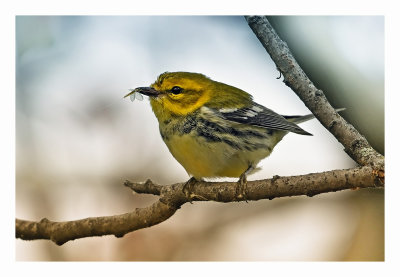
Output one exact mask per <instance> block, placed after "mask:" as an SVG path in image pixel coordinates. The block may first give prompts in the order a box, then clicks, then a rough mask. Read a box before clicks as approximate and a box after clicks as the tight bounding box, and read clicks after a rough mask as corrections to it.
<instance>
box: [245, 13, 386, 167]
mask: <svg viewBox="0 0 400 277" xmlns="http://www.w3.org/2000/svg"><path fill="white" fill-rule="evenodd" d="M245 18H246V20H247V22H248V24H249V26H250V28H251V29H252V30H253V32H254V33H255V35H256V36H257V38H258V39H259V40H260V42H261V43H262V45H263V46H264V48H265V49H266V50H267V52H268V54H269V55H270V56H271V58H272V60H273V61H274V62H275V64H276V66H277V68H278V70H279V71H280V72H281V73H282V74H283V76H284V77H285V79H284V82H285V84H286V85H287V86H289V87H290V88H291V89H292V90H293V91H294V92H295V93H296V94H297V95H298V96H299V97H300V99H301V100H302V101H303V102H304V103H305V105H306V106H307V107H308V108H309V109H310V110H311V112H312V113H313V114H314V115H315V117H316V118H317V119H318V120H319V121H320V122H321V123H322V125H323V126H325V128H326V129H328V130H329V131H330V132H331V133H332V134H333V135H334V136H335V137H336V138H337V140H338V141H339V142H340V143H341V144H342V145H343V146H344V147H345V151H346V153H347V154H349V155H350V156H351V157H352V159H353V160H354V161H356V162H357V163H358V164H359V165H371V166H373V167H375V168H377V169H380V170H384V163H385V161H384V157H383V156H382V155H381V154H379V153H378V152H377V151H376V150H375V149H373V148H372V147H371V146H370V145H369V143H368V141H367V140H366V139H365V137H364V136H362V135H361V134H360V133H359V132H358V131H357V130H356V129H355V128H354V127H353V125H351V124H349V123H348V122H346V120H344V119H343V118H342V117H341V116H340V115H339V114H338V113H337V112H336V111H335V109H334V108H333V107H332V106H331V105H330V104H329V102H328V99H327V98H326V97H325V95H324V93H323V91H321V90H319V89H317V88H316V87H315V86H314V84H313V83H312V82H311V80H310V79H309V78H308V77H307V75H306V74H305V73H304V71H303V70H302V69H301V67H300V65H299V64H298V63H297V61H296V60H295V58H294V57H293V55H292V53H291V52H290V50H289V47H288V46H287V44H286V43H285V42H284V41H282V40H281V39H280V37H279V36H278V34H277V33H276V32H275V30H274V28H273V27H272V26H271V24H270V23H269V21H268V19H267V17H265V16H246V17H245Z"/></svg>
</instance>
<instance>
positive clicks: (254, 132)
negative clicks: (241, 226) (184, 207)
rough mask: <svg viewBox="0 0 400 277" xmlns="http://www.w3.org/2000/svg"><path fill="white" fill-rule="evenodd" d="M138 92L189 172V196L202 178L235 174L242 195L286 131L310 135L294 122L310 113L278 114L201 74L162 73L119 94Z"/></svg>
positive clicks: (242, 196) (238, 197) (235, 89)
mask: <svg viewBox="0 0 400 277" xmlns="http://www.w3.org/2000/svg"><path fill="white" fill-rule="evenodd" d="M139 94H141V95H146V96H149V98H150V105H151V108H152V110H153V112H154V114H155V116H156V118H157V120H158V123H159V131H160V134H161V137H162V140H163V141H164V143H165V144H166V145H167V147H168V149H169V151H170V152H171V154H172V156H173V157H174V158H175V159H176V160H177V161H178V162H179V163H180V164H181V165H182V166H183V167H184V169H185V170H186V171H187V173H188V174H189V176H191V178H190V179H189V180H188V181H187V182H186V183H185V185H184V192H185V194H186V195H187V196H188V197H191V198H193V197H194V196H195V195H194V194H193V193H192V189H193V186H194V185H195V183H196V182H198V181H201V180H203V179H204V178H215V177H236V178H239V180H238V182H237V188H236V198H237V199H238V200H240V199H246V190H247V176H248V175H249V174H251V173H254V172H255V171H257V170H258V168H257V164H258V163H259V162H260V161H261V160H263V159H264V158H266V157H268V156H269V155H270V154H271V152H272V151H273V149H274V147H275V146H276V145H277V144H278V143H279V142H280V141H281V140H282V138H283V137H284V136H285V135H286V134H288V133H290V132H291V133H296V134H299V135H306V136H312V134H310V133H309V132H307V131H305V130H303V129H302V128H301V127H299V126H298V125H297V124H299V123H302V122H304V121H307V120H310V119H312V118H314V115H312V114H309V115H304V116H285V115H280V114H278V113H276V112H274V111H273V110H271V109H268V108H266V107H264V106H263V105H261V104H258V103H256V102H254V101H253V97H252V96H251V94H249V93H247V92H245V91H244V90H241V89H239V88H236V87H234V86H231V85H228V84H225V83H222V82H217V81H214V80H212V79H211V78H209V77H207V76H205V75H204V74H201V73H194V72H184V71H178V72H164V73H162V74H160V75H159V76H158V78H157V79H156V81H155V82H154V83H153V84H151V85H150V86H148V87H137V88H135V89H132V90H131V91H130V92H129V93H128V94H127V95H125V96H124V97H128V96H130V97H131V99H135V95H137V97H136V98H138V96H139ZM141 95H140V96H141ZM132 101H133V100H132Z"/></svg>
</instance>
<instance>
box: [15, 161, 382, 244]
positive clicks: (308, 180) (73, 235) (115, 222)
mask: <svg viewBox="0 0 400 277" xmlns="http://www.w3.org/2000/svg"><path fill="white" fill-rule="evenodd" d="M383 185H384V176H382V175H380V174H379V171H376V170H374V169H372V168H371V167H367V166H366V167H361V168H354V169H344V170H333V171H327V172H322V173H312V174H307V175H299V176H291V177H280V176H274V177H273V178H272V179H266V180H257V181H249V182H248V190H247V194H246V196H247V200H260V199H273V198H277V197H286V196H298V195H307V196H310V197H311V196H314V195H316V194H320V193H325V192H332V191H339V190H345V189H357V188H370V187H372V188H375V187H383ZM125 186H127V187H129V188H131V189H132V190H133V191H135V192H137V193H147V194H155V195H160V199H159V200H158V201H156V202H155V203H154V204H153V205H151V206H149V207H146V208H141V209H136V210H135V211H133V212H131V213H126V214H122V215H115V216H105V217H90V218H85V219H81V220H76V221H65V222H54V221H50V220H48V219H46V218H44V219H42V220H41V221H38V222H34V221H26V220H21V219H16V222H15V223H16V237H17V238H21V239H23V240H36V239H48V240H52V241H53V242H55V243H56V244H58V245H62V244H64V243H65V242H67V241H70V240H74V239H78V238H84V237H93V236H104V235H114V236H116V237H122V236H124V235H125V234H127V233H129V232H132V231H135V230H138V229H143V228H146V227H150V226H153V225H156V224H159V223H161V222H163V221H165V220H167V219H168V218H169V217H171V216H172V215H173V214H174V213H175V212H176V211H177V210H178V209H179V208H180V207H181V206H182V205H183V204H184V203H186V202H192V201H204V199H207V200H209V201H217V202H233V201H236V199H235V195H236V186H237V183H236V182H199V183H197V184H196V186H194V188H193V193H194V195H195V197H194V199H193V198H188V197H186V196H185V194H184V193H183V186H184V183H179V184H173V185H168V186H160V185H156V184H154V183H152V182H151V181H150V180H147V181H146V183H144V184H143V183H132V182H129V181H126V182H125ZM154 188H157V189H154ZM196 199H199V200H196Z"/></svg>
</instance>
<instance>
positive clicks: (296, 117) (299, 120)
mask: <svg viewBox="0 0 400 277" xmlns="http://www.w3.org/2000/svg"><path fill="white" fill-rule="evenodd" d="M345 109H346V108H340V109H335V111H336V112H341V111H344V110H345ZM283 117H284V118H285V119H286V120H288V121H290V122H293V123H295V124H299V123H303V122H305V121H308V120H310V119H313V118H314V117H315V116H314V115H313V114H307V115H284V116H283Z"/></svg>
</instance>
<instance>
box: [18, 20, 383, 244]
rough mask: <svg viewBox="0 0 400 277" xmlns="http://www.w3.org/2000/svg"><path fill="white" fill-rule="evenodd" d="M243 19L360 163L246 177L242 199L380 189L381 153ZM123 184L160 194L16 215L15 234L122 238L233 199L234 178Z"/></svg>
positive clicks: (277, 44) (284, 52) (275, 40)
mask: <svg viewBox="0 0 400 277" xmlns="http://www.w3.org/2000/svg"><path fill="white" fill-rule="evenodd" d="M246 20H247V22H248V23H249V26H250V27H251V28H252V30H253V31H254V33H255V34H256V35H257V37H258V38H259V40H260V41H261V43H262V44H263V45H264V47H265V48H266V50H267V51H268V53H269V54H270V56H271V58H272V59H273V60H274V62H275V64H276V66H277V68H278V69H279V71H280V72H281V73H282V74H283V76H284V77H285V79H284V82H285V84H286V85H288V86H289V87H291V88H292V89H293V91H294V92H295V93H296V94H297V95H298V96H299V97H300V98H301V99H302V100H303V101H304V103H305V104H306V105H307V107H308V108H309V109H310V110H311V111H312V112H313V113H314V115H315V116H316V117H317V119H318V120H319V121H320V122H321V123H322V124H323V125H324V126H325V127H326V128H327V129H328V130H329V131H330V132H331V133H332V134H333V135H334V136H335V137H336V138H337V139H338V140H339V142H340V143H342V145H343V146H344V147H345V151H346V152H347V153H348V154H349V155H350V156H351V157H352V158H353V159H354V160H355V161H356V162H357V163H358V164H359V165H361V166H362V167H359V168H353V169H344V170H333V171H327V172H322V173H312V174H307V175H300V176H291V177H280V176H274V177H273V178H272V179H266V180H258V181H249V182H248V184H247V191H246V199H247V200H260V199H273V198H276V197H285V196H298V195H307V196H313V195H316V194H320V193H326V192H333V191H339V190H345V189H357V188H369V187H383V186H384V181H385V178H384V177H385V173H384V157H383V156H382V155H381V154H379V153H378V152H376V151H375V150H374V149H373V148H372V147H371V146H370V145H369V143H368V141H367V140H366V139H365V138H364V137H363V136H362V135H361V134H359V133H358V131H357V130H356V129H355V128H354V127H353V126H352V125H351V124H349V123H347V122H346V121H345V120H344V119H343V118H342V117H341V116H340V115H338V114H337V113H336V112H335V110H334V109H333V108H332V106H331V105H330V104H329V102H328V100H327V99H326V97H325V96H324V94H323V92H322V91H321V90H319V89H317V88H316V87H315V86H314V84H313V83H312V82H311V81H310V80H309V79H308V77H307V76H306V74H305V73H304V72H303V70H302V69H301V68H300V66H299V65H298V63H297V62H296V60H295V59H294V57H293V56H292V54H291V53H290V50H289V48H288V46H287V45H286V43H285V42H283V41H282V40H281V39H280V38H279V36H278V35H277V34H276V32H275V30H274V29H273V28H272V26H271V25H270V24H269V22H268V20H267V18H266V17H259V16H246ZM125 186H127V187H129V188H130V189H132V190H133V191H135V192H137V193H147V194H154V195H158V196H160V198H159V200H158V201H156V202H155V203H153V204H152V205H151V206H149V207H146V208H140V209H139V208H138V209H136V210H135V211H133V212H131V213H126V214H122V215H115V216H106V217H91V218H86V219H81V220H76V221H66V222H54V221H50V220H48V219H46V218H44V219H42V220H41V221H39V222H34V221H26V220H20V219H16V237H17V238H21V239H24V240H35V239H48V240H52V241H53V242H55V243H56V244H58V245H61V244H63V243H65V242H67V241H70V240H74V239H78V238H84V237H92V236H103V235H115V236H116V237H122V236H124V235H125V234H127V233H129V232H132V231H135V230H138V229H143V228H146V227H150V226H153V225H156V224H158V223H160V222H163V221H165V220H167V219H168V218H169V217H171V216H172V215H173V214H174V213H175V212H176V210H178V209H179V208H180V207H181V206H182V205H183V204H184V203H186V202H192V201H217V202H233V201H237V199H235V197H236V186H237V183H236V182H199V183H197V184H196V185H195V186H194V187H193V191H192V192H193V194H194V198H188V197H187V196H186V195H185V194H184V193H183V186H184V184H183V183H179V184H173V185H168V186H161V185H157V184H154V183H153V182H152V181H150V180H147V181H146V182H145V183H132V182H130V181H126V182H125Z"/></svg>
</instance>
